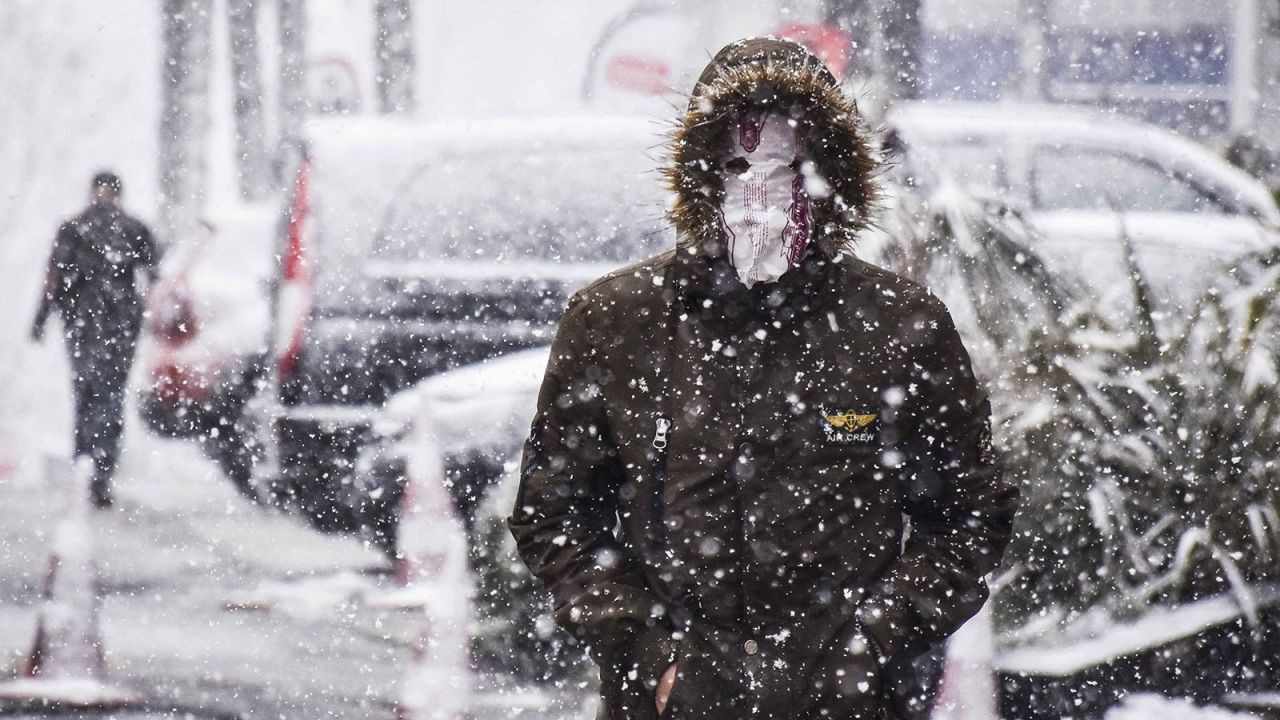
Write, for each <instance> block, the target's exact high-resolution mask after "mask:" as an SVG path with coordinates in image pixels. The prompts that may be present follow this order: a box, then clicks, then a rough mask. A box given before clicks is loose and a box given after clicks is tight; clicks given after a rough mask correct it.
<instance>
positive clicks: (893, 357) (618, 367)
mask: <svg viewBox="0 0 1280 720" xmlns="http://www.w3.org/2000/svg"><path fill="white" fill-rule="evenodd" d="M671 155H672V159H671V164H670V166H669V168H668V169H667V172H668V177H669V179H670V182H671V186H672V189H673V191H674V192H675V195H676V203H675V205H674V208H673V210H672V213H671V217H672V221H673V223H674V225H675V226H676V229H677V231H678V233H679V242H678V246H677V247H676V248H675V249H674V250H672V251H669V252H666V253H664V254H662V255H659V256H657V257H655V258H651V259H649V260H646V261H643V262H641V263H639V264H636V265H634V266H631V267H627V268H623V269H621V270H618V271H616V272H613V273H611V274H609V275H607V276H606V277H604V278H602V279H600V280H598V281H596V282H594V283H592V284H591V285H589V286H587V287H586V288H585V289H583V290H581V291H580V292H579V293H578V294H577V295H576V296H575V297H574V298H573V299H572V300H571V301H570V303H569V308H568V310H567V311H566V313H565V315H564V318H563V320H562V321H561V324H560V328H559V332H558V334H557V336H556V339H555V342H554V345H553V346H552V349H551V359H550V362H549V365H548V367H547V371H546V376H545V379H544V382H543V385H542V390H541V393H540V396H539V401H538V402H539V406H538V412H537V416H536V418H535V420H534V422H533V427H532V429H531V432H530V436H529V439H528V441H527V443H526V445H525V453H524V460H523V467H522V471H521V473H522V474H521V482H520V490H519V494H518V498H517V500H516V504H515V508H514V510H513V514H512V517H511V518H510V521H509V523H510V527H511V531H512V533H513V534H514V535H515V538H516V543H517V547H518V549H519V552H520V554H521V556H522V557H523V559H524V561H525V562H526V563H527V564H528V565H529V567H530V569H531V570H532V571H533V573H534V574H535V575H536V576H537V577H538V578H539V579H541V580H542V581H543V582H544V583H545V584H546V586H547V588H548V589H549V590H550V592H551V594H552V596H553V599H554V603H555V612H556V617H557V619H558V621H559V622H560V624H561V625H563V626H564V627H565V628H567V629H568V630H569V631H570V632H571V633H572V634H573V635H575V636H576V637H577V638H578V639H579V640H581V641H582V642H583V643H584V644H585V645H586V646H587V648H588V650H589V652H590V653H591V656H592V658H593V659H594V660H595V662H596V663H597V664H598V665H599V669H600V682H601V717H602V718H607V719H608V720H632V719H635V718H645V719H648V720H652V719H653V718H655V717H659V716H661V717H664V718H665V717H672V718H716V719H719V718H723V719H724V720H739V719H741V718H814V719H815V720H816V719H819V718H829V719H846V718H847V719H853V718H865V719H870V718H880V717H885V718H904V717H922V716H925V715H927V707H925V705H926V703H924V702H921V701H920V700H919V699H918V698H915V696H913V694H912V693H910V692H906V691H904V690H902V687H903V686H904V685H905V684H906V683H905V681H906V679H907V676H909V675H910V672H909V671H910V666H911V660H912V659H913V658H914V657H915V656H917V655H919V654H920V653H922V652H923V651H925V650H927V649H928V648H930V647H931V646H932V645H934V644H936V643H938V642H939V641H940V640H942V639H944V638H945V637H946V636H947V635H949V634H950V633H951V632H953V631H954V630H955V629H956V628H957V627H959V626H960V625H961V624H962V623H963V622H964V621H965V620H966V619H967V618H969V617H970V616H971V615H973V614H974V613H975V612H976V611H977V610H978V609H979V607H980V606H981V605H982V603H983V602H984V600H985V598H986V596H987V589H986V586H985V585H984V582H983V577H984V576H985V575H986V574H987V573H988V572H990V571H991V570H992V569H993V568H994V567H995V566H996V564H997V562H998V561H999V559H1000V555H1001V553H1002V551H1003V549H1004V546H1005V543H1006V541H1007V539H1008V535H1009V531H1010V524H1011V520H1012V516H1013V511H1014V506H1015V501H1016V492H1015V491H1014V490H1013V489H1012V488H1010V487H1009V486H1008V485H1006V484H1005V483H1004V482H1003V480H1002V479H1001V473H1000V467H999V463H998V460H997V458H996V457H995V455H994V452H993V450H992V447H991V429H990V420H989V414H990V406H989V404H988V402H987V399H986V395H985V393H984V392H983V390H982V389H981V388H980V387H979V386H978V384H977V383H976V381H975V379H974V376H973V374H972V372H971V370H970V363H969V358H968V355H967V354H966V352H965V350H964V347H963V346H962V345H961V342H960V338H959V337H958V335H957V333H956V330H955V327H954V326H953V324H952V322H951V319H950V317H949V315H948V313H947V310H946V308H944V307H943V305H942V303H941V302H939V301H938V300H937V299H936V298H934V297H933V296H931V295H930V294H929V293H928V292H927V291H925V290H924V289H922V288H920V287H919V286H917V285H915V284H913V283H912V282H910V281H908V280H905V279H902V278H900V277H897V276H895V275H893V274H891V273H888V272H886V271H884V270H881V269H879V268H876V267H873V266H871V265H868V264H866V263H864V262H861V261H860V260H857V259H856V258H854V257H853V255H852V254H851V252H850V250H851V247H852V244H853V241H854V238H855V236H856V235H857V234H858V232H859V231H860V230H862V229H864V228H865V226H866V225H867V223H868V219H869V215H870V211H871V208H872V205H873V202H874V200H875V196H876V189H875V185H874V182H873V177H872V175H873V171H874V169H875V168H874V161H873V158H872V154H871V150H870V149H869V147H868V144H867V138H866V134H865V130H864V129H863V127H862V125H861V124H860V122H859V119H858V116H857V113H856V110H855V108H854V105H853V103H852V102H851V101H850V100H849V99H847V98H846V97H845V96H844V95H843V94H842V93H841V92H840V90H839V88H838V86H837V83H836V81H835V79H834V78H833V77H832V76H831V74H830V73H829V72H828V71H827V69H826V68H825V67H823V65H822V64H821V62H820V61H819V60H817V59H816V58H815V57H813V56H812V55H811V54H809V53H808V52H807V51H806V50H805V49H804V48H803V47H802V46H800V45H797V44H795V43H792V42H789V41H784V40H778V39H773V38H757V39H751V40H746V41H742V42H738V43H734V44H732V45H730V46H728V47H726V48H724V49H723V50H721V51H720V52H719V53H718V54H717V55H716V56H715V58H714V59H713V60H712V62H711V64H710V65H708V67H707V68H706V70H705V71H704V72H703V73H702V76H701V77H700V78H699V80H698V83H697V86H696V87H695V89H694V92H693V97H692V99H691V100H690V103H689V108H688V112H687V113H686V115H685V116H684V118H683V121H682V123H681V124H680V127H679V128H678V130H677V131H676V133H675V136H674V138H673V142H672V147H671ZM904 515H905V519H904ZM908 527H909V531H908V529H907V528H908ZM913 698H914V699H913Z"/></svg>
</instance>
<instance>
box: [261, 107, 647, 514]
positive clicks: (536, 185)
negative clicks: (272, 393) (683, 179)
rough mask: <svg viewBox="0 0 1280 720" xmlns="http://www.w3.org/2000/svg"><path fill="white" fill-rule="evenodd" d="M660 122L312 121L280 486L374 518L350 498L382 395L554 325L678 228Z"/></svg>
mask: <svg viewBox="0 0 1280 720" xmlns="http://www.w3.org/2000/svg"><path fill="white" fill-rule="evenodd" d="M657 130H658V128H657V127H656V126H655V125H653V124H652V123H651V122H648V121H645V120H642V119H632V118H609V117H572V118H549V119H536V118H521V119H510V120H486V121H458V122H437V123H427V124H423V123H419V122H411V121H405V120H392V119H382V120H373V121H371V120H370V119H368V118H358V119H357V118H327V119H323V120H318V121H315V122H313V123H312V124H311V125H310V126H309V128H308V131H307V135H306V138H307V160H306V162H305V163H304V164H303V166H302V169H301V171H300V172H301V173H304V177H302V178H301V179H300V181H299V182H298V183H297V192H296V193H295V196H294V197H293V198H292V200H291V202H290V208H291V209H292V212H291V215H290V217H289V222H288V223H287V224H286V226H287V230H288V232H287V233H286V234H285V238H286V240H287V242H288V243H289V246H288V247H287V248H285V249H284V250H283V251H282V255H283V256H284V258H285V265H286V267H285V271H284V272H285V275H286V276H289V277H286V282H285V283H284V285H285V286H286V287H285V288H284V291H282V292H281V293H279V294H278V297H279V298H280V301H281V302H279V303H277V306H278V308H279V309H280V312H279V313H278V314H277V318H278V319H277V328H276V336H277V337H279V338H283V339H284V340H283V341H281V342H278V343H276V345H275V347H276V354H275V356H274V357H273V367H274V368H276V369H277V370H278V382H277V383H276V385H277V386H278V388H279V399H280V402H281V407H280V410H279V412H277V413H275V414H274V416H273V418H272V421H273V424H274V428H273V432H269V433H263V436H264V437H265V438H266V441H267V442H268V443H275V447H274V448H269V450H270V451H272V452H273V454H274V456H275V457H276V458H277V463H276V467H278V473H277V474H276V477H274V478H273V479H272V480H273V484H274V487H275V490H276V492H277V494H283V495H286V496H288V497H291V498H293V499H295V500H296V501H297V502H298V503H299V504H300V505H301V506H302V507H303V509H304V510H305V511H306V513H307V514H308V515H309V516H310V517H311V518H312V519H313V520H314V521H315V522H316V524H317V525H318V526H320V527H322V528H325V529H333V530H358V529H360V528H362V527H367V526H369V525H370V523H371V522H375V524H376V521H373V519H372V518H371V517H370V516H368V515H366V514H363V513H353V511H352V510H353V509H352V508H351V506H350V505H349V504H348V503H344V502H342V501H340V500H339V499H338V498H340V496H342V495H343V494H344V493H347V492H349V490H350V488H349V485H348V484H347V483H348V480H349V478H350V476H351V466H352V463H353V462H354V461H355V459H356V456H357V454H358V452H359V449H360V447H361V446H362V445H363V444H364V443H366V442H367V441H368V440H369V437H370V436H369V429H370V423H371V421H372V419H373V415H374V413H375V411H376V410H377V409H378V408H379V407H380V406H381V405H382V404H383V403H385V402H386V401H387V400H388V399H389V398H390V397H391V396H392V395H393V394H394V393H395V392H397V391H399V390H402V389H404V388H407V387H410V386H412V385H414V384H415V383H417V382H418V381H420V380H422V379H423V378H426V377H428V376H430V375H432V374H435V373H438V372H441V371H444V370H448V369H450V368H453V367H458V366H460V365H465V364H468V363H473V362H476V361H479V360H483V359H485V358H488V357H493V356H496V355H499V354H502V353H506V352H510V351H513V350H517V349H520V348H526V347H530V346H533V345H538V344H545V343H547V342H549V341H550V338H551V334H552V333H553V332H554V329H555V324H556V322H557V321H558V320H559V317H560V313H561V311H562V309H563V308H564V305H565V302H566V301H567V299H568V297H569V295H570V294H571V293H572V292H573V291H575V290H576V289H577V288H579V287H581V286H582V285H584V284H585V283H587V282H588V281H590V280H591V279H593V278H594V277H596V276H598V275H601V274H603V273H604V272H606V271H607V270H609V269H613V268H615V267H617V266H619V265H622V264H625V263H627V262H630V261H633V260H637V259H640V258H642V257H645V256H648V255H651V254H654V253H656V252H659V251H661V250H662V249H665V248H666V247H668V246H670V244H671V243H672V240H671V239H670V236H669V235H667V233H666V232H665V230H664V225H663V224H662V216H663V209H664V208H663V203H662V197H661V194H660V190H661V189H660V186H659V183H658V182H657V180H656V177H655V175H654V173H653V167H654V160H653V159H652V158H651V157H650V153H649V150H650V149H651V148H652V147H654V146H655V145H656V144H657V142H658V139H657ZM299 253H301V254H302V256H304V257H305V262H303V263H301V265H300V267H301V269H300V270H298V269H297V267H294V266H295V265H297V264H296V263H291V262H290V258H295V257H296V256H297V255H298V254H299ZM291 273H292V275H291ZM298 273H302V275H303V277H298ZM299 293H301V294H302V295H303V297H301V298H299V297H298V295H299ZM286 300H291V301H292V302H285V301H286ZM286 305H292V307H294V308H295V310H293V311H286ZM299 308H300V311H299V310H298V309H299Z"/></svg>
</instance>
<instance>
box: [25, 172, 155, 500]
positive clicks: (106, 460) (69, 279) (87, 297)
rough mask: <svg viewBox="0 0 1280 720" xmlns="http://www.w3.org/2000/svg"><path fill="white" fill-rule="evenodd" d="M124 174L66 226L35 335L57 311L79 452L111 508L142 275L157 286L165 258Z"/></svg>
mask: <svg viewBox="0 0 1280 720" xmlns="http://www.w3.org/2000/svg"><path fill="white" fill-rule="evenodd" d="M122 191H123V187H122V184H121V182H120V177H119V176H117V175H116V174H115V173H111V172H102V173H98V174H97V175H95V176H94V178H93V184H92V189H91V198H90V204H89V207H88V208H86V209H85V210H84V211H83V212H81V213H80V214H79V215H77V216H76V217H75V218H73V219H71V220H69V221H67V222H66V223H63V225H62V226H61V227H59V228H58V234H57V236H56V237H55V239H54V242H53V252H52V253H51V255H50V257H49V268H48V272H47V273H46V275H45V283H44V290H43V293H42V295H41V298H40V304H39V308H38V310H37V311H36V317H35V322H34V323H33V324H32V327H31V336H32V338H33V339H35V340H40V339H42V338H43V336H44V327H45V324H46V323H47V322H48V319H49V315H50V314H51V313H52V312H54V311H57V313H58V315H59V316H60V317H61V319H62V334H63V336H64V338H65V340H66V344H67V358H68V359H69V360H70V362H71V384H72V391H73V393H72V394H73V395H74V399H75V454H76V455H77V456H87V457H90V458H92V460H93V465H94V475H93V485H92V488H93V502H94V504H95V505H96V506H97V507H100V508H104V507H108V506H110V505H111V500H112V498H111V476H112V474H113V473H114V472H115V467H116V461H117V460H118V459H119V457H120V436H121V433H122V431H123V430H124V399H125V388H126V385H127V383H128V380H129V370H130V368H131V367H133V355H134V348H135V346H136V344H137V340H138V332H139V330H140V329H141V325H142V310H143V298H142V292H141V284H140V282H141V277H139V276H142V275H145V277H146V279H147V281H148V282H151V281H154V280H155V276H156V266H157V262H158V260H159V254H158V252H157V249H156V244H155V241H154V240H153V238H152V235H151V231H150V230H148V229H147V226H146V225H143V224H142V222H140V221H139V220H137V219H135V218H133V217H131V216H130V215H128V214H127V213H126V212H125V211H124V210H123V209H122V208H121V207H120V204H119V201H120V195H121V193H122Z"/></svg>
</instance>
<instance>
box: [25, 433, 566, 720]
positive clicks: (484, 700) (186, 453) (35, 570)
mask: <svg viewBox="0 0 1280 720" xmlns="http://www.w3.org/2000/svg"><path fill="white" fill-rule="evenodd" d="M131 421H132V422H131V426H130V430H131V433H130V435H129V436H128V443H127V446H126V451H125V456H124V458H123V461H122V467H121V472H120V473H119V478H118V483H117V493H116V495H117V506H116V508H114V509H113V510H111V511H108V512H99V513H95V515H94V516H93V518H92V521H91V527H92V535H93V538H94V544H95V550H94V552H95V555H96V559H97V562H98V565H99V569H100V581H101V585H102V590H103V593H104V602H103V608H102V628H101V630H102V636H103V641H104V645H105V655H106V663H107V669H108V674H109V676H110V679H112V680H113V681H117V682H121V683H123V684H125V685H127V686H130V687H132V688H135V689H137V690H139V691H141V692H142V693H143V694H144V695H145V696H146V697H148V698H150V699H151V701H152V702H153V703H155V704H159V705H161V706H163V705H172V706H176V707H183V708H201V709H203V710H210V711H217V712H220V713H227V714H229V715H231V716H236V717H243V718H272V719H273V720H274V719H276V718H286V719H292V718H296V719H297V720H313V719H316V718H330V717H333V718H337V717H362V718H391V717H394V716H395V703H396V698H397V697H399V693H400V689H401V688H400V685H401V680H402V678H403V677H404V675H405V674H406V673H407V671H408V670H409V668H410V662H411V659H412V657H413V645H414V643H415V642H416V640H417V638H418V636H419V635H420V631H421V623H422V621H421V617H420V616H418V615H416V614H415V613H414V612H413V611H406V610H403V609H395V608H386V607H373V606H372V605H370V604H361V603H358V602H355V599H356V598H358V597H359V596H361V595H362V594H366V593H369V592H376V591H377V590H379V589H382V590H384V591H385V590H387V589H388V588H387V587H386V585H387V584H388V583H389V579H388V578H387V576H386V575H385V574H383V573H382V572H378V571H381V570H385V567H386V562H385V560H384V559H383V558H382V556H381V555H380V554H379V553H378V552H376V551H375V550H373V549H370V548H368V547H366V546H365V545H364V544H362V543H361V542H359V541H357V540H355V539H353V538H349V537H341V536H333V535H323V534H320V533H318V532H315V531H313V530H311V529H309V528H308V527H306V526H305V524H304V523H303V522H302V520H300V519H299V518H296V517H293V516H290V515H286V514H282V513H279V512H275V511H269V510H262V509H259V508H256V507H253V506H251V505H249V504H248V503H246V502H245V501H243V500H242V499H241V498H240V497H239V496H238V495H237V494H236V493H235V492H234V490H232V488H231V486H230V485H229V484H228V483H227V482H226V481H225V480H224V479H223V478H222V477H221V476H220V475H219V474H218V472H217V470H216V469H215V468H214V467H213V466H212V465H211V464H210V463H208V462H207V461H206V460H204V459H203V458H202V457H201V456H200V454H199V452H198V450H197V449H196V448H194V447H193V446H190V445H188V444H186V443H182V442H177V441H168V440H159V439H155V438H151V437H149V436H147V435H146V434H145V433H144V432H142V430H141V429H140V428H139V427H138V426H137V424H136V421H133V419H132V418H131ZM27 460H28V461H27V462H24V463H23V464H22V467H24V468H33V467H39V468H43V467H45V466H47V467H48V468H50V471H49V472H43V471H41V472H28V473H26V474H25V475H22V474H19V475H9V476H7V477H4V478H0V508H5V510H3V511H0V512H3V515H2V516H0V517H2V520H0V548H3V549H4V552H0V666H3V667H4V669H5V671H6V672H7V673H8V674H9V675H12V674H13V673H14V672H16V670H17V668H18V667H20V665H21V663H22V661H23V660H24V659H25V657H26V655H27V653H28V652H29V651H30V648H31V643H32V639H33V637H34V633H35V625H36V617H37V611H38V609H39V606H40V603H39V601H40V592H41V588H42V583H43V580H44V576H45V570H46V566H47V565H46V564H47V558H48V551H49V547H50V543H51V541H52V532H51V531H52V528H53V527H54V525H55V524H56V520H57V519H58V517H59V513H61V512H62V508H63V506H64V503H63V502H62V501H61V500H60V499H59V498H57V497H55V496H54V493H52V492H50V486H51V485H57V483H56V482H54V480H56V477H57V476H56V473H58V472H65V471H66V468H65V463H62V462H59V461H57V460H56V459H54V458H47V457H45V458H38V459H36V460H30V459H29V458H28V459H27ZM478 684H479V686H480V701H479V702H480V705H481V708H480V709H479V711H478V713H477V715H478V716H479V717H505V716H509V715H512V714H513V713H521V716H522V717H557V718H559V717H585V716H586V715H587V714H589V713H590V710H591V708H590V707H586V706H584V705H583V702H584V701H583V697H582V694H581V693H576V692H575V693H570V694H566V696H565V697H559V696H558V694H557V693H551V694H547V693H545V692H540V691H527V690H525V689H522V688H519V687H516V686H514V685H513V684H512V683H511V682H509V681H507V680H505V679H502V678H480V679H479V681H478Z"/></svg>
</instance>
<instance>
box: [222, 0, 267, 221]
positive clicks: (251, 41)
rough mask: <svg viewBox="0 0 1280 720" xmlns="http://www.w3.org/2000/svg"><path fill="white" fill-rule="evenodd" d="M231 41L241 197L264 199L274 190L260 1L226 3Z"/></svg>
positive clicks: (251, 199) (238, 178) (237, 161)
mask: <svg viewBox="0 0 1280 720" xmlns="http://www.w3.org/2000/svg"><path fill="white" fill-rule="evenodd" d="M226 2H227V29H228V34H229V35H230V41H231V87H232V96H233V98H234V108H233V113H234V120H235V154H236V158H235V160H236V162H235V165H236V180H237V182H238V184H239V186H240V197H241V198H243V199H245V200H250V201H253V200H261V199H263V198H264V197H266V196H267V193H268V192H269V189H270V179H269V177H268V175H267V168H268V163H267V161H268V157H267V142H266V127H265V125H264V121H263V116H262V70H261V63H260V62H259V57H258V24H257V23H258V12H257V10H258V3H257V0H226Z"/></svg>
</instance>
